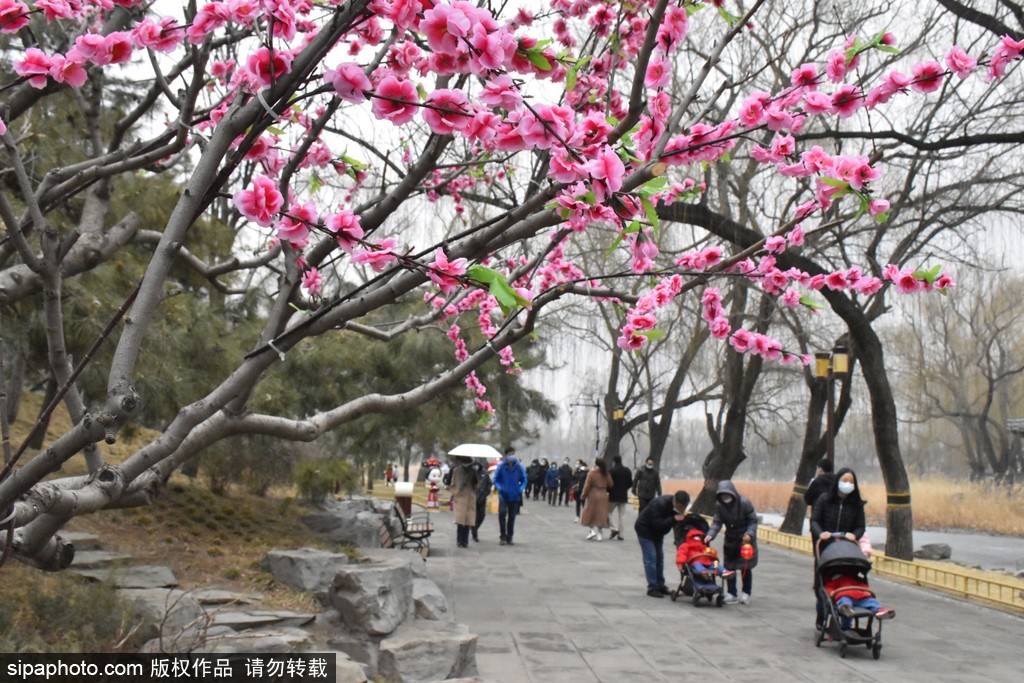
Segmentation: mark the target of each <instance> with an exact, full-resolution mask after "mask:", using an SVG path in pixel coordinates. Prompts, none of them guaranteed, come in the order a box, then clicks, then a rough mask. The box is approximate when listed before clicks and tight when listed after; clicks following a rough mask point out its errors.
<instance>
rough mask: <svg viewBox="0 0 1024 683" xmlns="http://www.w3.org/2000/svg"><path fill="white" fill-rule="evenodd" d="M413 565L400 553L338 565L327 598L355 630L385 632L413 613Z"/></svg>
mask: <svg viewBox="0 0 1024 683" xmlns="http://www.w3.org/2000/svg"><path fill="white" fill-rule="evenodd" d="M412 581H413V578H412V568H411V566H410V560H409V558H407V557H403V556H401V555H399V556H396V557H394V558H393V559H384V560H377V561H372V562H361V563H358V564H349V565H346V566H343V567H339V568H338V573H337V574H336V575H335V576H334V581H333V583H332V585H331V590H330V594H329V596H328V601H329V603H330V604H331V606H333V607H334V608H335V609H336V610H338V614H339V615H341V619H342V621H343V623H344V624H345V625H346V626H347V627H348V628H349V629H351V630H352V631H354V632H356V633H367V634H370V635H378V636H382V635H387V634H389V633H392V632H393V631H394V630H395V629H396V628H398V626H399V624H401V623H402V622H403V621H404V620H405V619H406V618H408V616H409V615H410V614H411V612H412Z"/></svg>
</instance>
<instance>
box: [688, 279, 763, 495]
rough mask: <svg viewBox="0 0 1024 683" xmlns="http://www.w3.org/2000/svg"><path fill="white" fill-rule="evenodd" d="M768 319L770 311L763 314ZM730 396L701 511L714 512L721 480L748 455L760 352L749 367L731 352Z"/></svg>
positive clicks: (707, 474)
mask: <svg viewBox="0 0 1024 683" xmlns="http://www.w3.org/2000/svg"><path fill="white" fill-rule="evenodd" d="M771 305H772V304H771V302H770V301H768V300H767V299H763V300H762V306H761V312H762V314H764V313H765V310H764V309H765V306H771ZM761 319H762V320H767V315H762V317H761ZM727 353H728V356H727V357H728V358H729V362H728V366H729V367H728V368H727V380H726V382H727V396H729V397H731V399H730V400H729V409H728V411H727V412H726V417H725V424H724V427H723V429H722V441H721V444H720V445H719V446H718V447H717V448H716V449H715V450H713V451H712V453H711V455H710V456H709V457H708V459H707V460H706V461H705V462H704V472H703V474H704V487H703V488H702V489H701V492H700V494H698V496H697V500H696V501H694V503H693V508H694V510H695V511H696V512H698V513H700V514H705V515H707V514H712V513H713V512H714V508H715V490H716V489H717V488H718V482H719V481H722V480H724V479H732V476H733V474H734V473H735V472H736V468H738V467H739V466H740V464H741V463H742V462H743V461H744V460H746V459H747V454H746V453H745V452H744V450H743V437H744V433H745V432H746V427H747V406H748V405H749V404H750V397H751V395H752V394H753V393H754V387H755V386H756V385H757V378H758V377H759V376H760V375H761V367H762V364H763V360H762V358H761V357H760V356H751V357H750V360H749V362H748V363H747V366H746V368H745V369H744V367H743V356H741V355H740V354H738V353H736V352H735V351H733V350H731V349H730V350H729V351H728V352H727ZM741 493H742V492H741Z"/></svg>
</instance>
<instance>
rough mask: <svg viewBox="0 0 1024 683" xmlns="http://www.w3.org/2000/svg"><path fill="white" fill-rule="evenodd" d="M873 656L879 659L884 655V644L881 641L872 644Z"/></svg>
mask: <svg viewBox="0 0 1024 683" xmlns="http://www.w3.org/2000/svg"><path fill="white" fill-rule="evenodd" d="M871 656H872V657H874V658H875V659H878V658H879V657H881V656H882V644H881V643H875V644H874V646H872V648H871Z"/></svg>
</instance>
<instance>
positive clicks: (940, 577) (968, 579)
mask: <svg viewBox="0 0 1024 683" xmlns="http://www.w3.org/2000/svg"><path fill="white" fill-rule="evenodd" d="M757 538H758V540H759V541H764V542H766V543H770V544H772V545H778V546H782V547H784V548H789V549H790V550H796V551H798V552H802V553H806V554H808V555H810V554H811V552H812V550H811V539H810V537H808V536H796V535H794V534H787V533H783V532H781V531H779V530H777V529H773V528H771V527H764V526H762V527H758V529H757ZM871 563H872V566H873V567H874V570H875V571H876V572H878V573H879V574H882V575H885V576H889V577H893V578H896V579H900V580H903V581H909V582H910V583H914V584H917V585H918V586H924V587H926V588H934V589H938V590H941V591H946V592H948V593H952V594H954V595H956V596H958V597H962V598H968V599H971V600H978V601H980V602H984V603H988V604H990V605H995V606H998V607H1008V608H1011V609H1015V610H1021V611H1024V580H1022V579H1017V578H1014V577H1012V576H1007V575H1005V574H999V573H996V572H978V571H975V570H971V569H967V568H964V567H958V566H956V565H948V566H947V565H943V566H936V564H935V563H931V562H924V561H915V562H908V561H906V560H897V559H896V558H893V557H886V556H885V553H881V552H878V551H876V552H874V553H872V555H871Z"/></svg>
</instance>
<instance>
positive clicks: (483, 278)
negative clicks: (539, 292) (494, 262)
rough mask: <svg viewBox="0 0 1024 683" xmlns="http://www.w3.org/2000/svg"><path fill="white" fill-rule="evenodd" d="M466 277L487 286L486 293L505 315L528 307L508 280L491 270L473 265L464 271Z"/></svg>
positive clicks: (527, 302) (527, 303) (528, 304)
mask: <svg viewBox="0 0 1024 683" xmlns="http://www.w3.org/2000/svg"><path fill="white" fill-rule="evenodd" d="M466 275H468V276H469V278H470V279H471V280H475V281H477V282H479V283H480V284H484V285H487V291H488V292H490V294H491V296H493V297H494V299H495V300H496V301H497V302H498V305H499V306H500V307H501V312H502V313H504V314H505V315H508V314H509V313H511V312H512V311H513V310H515V309H516V308H520V307H521V308H529V307H530V302H529V301H527V300H526V299H524V298H523V297H522V296H520V295H519V293H518V292H516V290H515V289H513V288H512V285H510V284H509V283H508V278H507V277H505V275H504V274H502V273H499V272H498V271H496V270H494V269H493V268H488V267H487V266H481V265H480V264H477V265H473V266H470V267H469V269H468V270H467V271H466Z"/></svg>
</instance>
